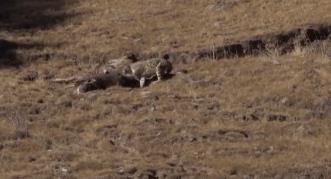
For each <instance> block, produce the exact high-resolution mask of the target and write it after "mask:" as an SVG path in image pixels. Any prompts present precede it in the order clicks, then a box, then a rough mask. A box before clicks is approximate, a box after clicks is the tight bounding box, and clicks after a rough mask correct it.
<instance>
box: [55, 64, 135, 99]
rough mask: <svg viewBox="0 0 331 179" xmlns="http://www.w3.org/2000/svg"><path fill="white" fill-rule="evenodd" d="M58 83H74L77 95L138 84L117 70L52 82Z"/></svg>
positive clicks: (58, 79)
mask: <svg viewBox="0 0 331 179" xmlns="http://www.w3.org/2000/svg"><path fill="white" fill-rule="evenodd" d="M52 82H57V83H74V84H75V85H74V86H77V90H76V92H77V94H81V93H86V92H88V91H92V90H98V89H106V88H108V87H110V86H116V85H118V86H123V87H135V86H137V82H136V81H135V79H131V78H130V77H127V76H123V75H122V74H121V73H120V72H118V71H117V70H111V71H107V73H99V74H94V75H87V76H77V77H70V78H62V79H61V78H57V79H54V80H52Z"/></svg>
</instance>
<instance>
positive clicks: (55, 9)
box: [0, 0, 75, 68]
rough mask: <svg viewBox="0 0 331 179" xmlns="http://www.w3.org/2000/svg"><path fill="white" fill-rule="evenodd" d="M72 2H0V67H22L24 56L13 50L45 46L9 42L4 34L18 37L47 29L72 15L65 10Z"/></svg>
mask: <svg viewBox="0 0 331 179" xmlns="http://www.w3.org/2000/svg"><path fill="white" fill-rule="evenodd" d="M73 3H74V0H47V1H45V0H29V1H21V0H10V1H0V68H3V67H12V66H14V67H17V66H20V65H22V64H23V62H24V60H22V59H24V58H25V55H24V56H21V57H18V54H17V50H27V49H33V48H34V47H39V48H40V47H41V48H42V47H44V46H45V44H40V43H36V42H28V43H25V42H24V43H22V42H17V41H16V42H15V41H14V40H10V41H9V40H8V37H6V36H7V34H10V35H14V36H19V35H18V34H21V32H27V31H37V30H42V29H50V28H52V27H54V26H55V25H58V24H61V23H63V22H65V20H67V19H69V18H72V17H74V16H75V13H74V12H72V13H71V12H70V11H68V10H67V9H66V8H67V7H68V6H70V5H72V4H73ZM2 32H5V33H4V35H3V34H1V33H2ZM12 33H14V34H12ZM14 39H16V38H14ZM26 56H28V55H26Z"/></svg>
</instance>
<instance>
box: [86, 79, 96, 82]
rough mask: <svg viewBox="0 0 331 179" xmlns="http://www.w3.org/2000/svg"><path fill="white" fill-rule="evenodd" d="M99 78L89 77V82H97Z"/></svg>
mask: <svg viewBox="0 0 331 179" xmlns="http://www.w3.org/2000/svg"><path fill="white" fill-rule="evenodd" d="M96 81H97V80H96V79H95V78H92V79H89V80H88V81H87V82H88V83H94V82H96Z"/></svg>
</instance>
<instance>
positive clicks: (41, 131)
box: [0, 56, 331, 178]
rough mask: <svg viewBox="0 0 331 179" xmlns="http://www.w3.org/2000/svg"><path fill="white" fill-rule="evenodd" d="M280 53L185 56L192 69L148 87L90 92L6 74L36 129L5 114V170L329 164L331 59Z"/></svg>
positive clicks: (161, 171)
mask: <svg viewBox="0 0 331 179" xmlns="http://www.w3.org/2000/svg"><path fill="white" fill-rule="evenodd" d="M279 63H280V64H276V63H273V62H272V61H271V60H270V59H266V58H265V57H261V58H259V59H253V58H246V59H242V60H236V61H232V60H226V61H222V62H219V61H214V62H199V63H194V64H187V65H177V66H176V70H180V69H187V70H188V73H187V74H178V75H176V76H175V77H174V78H172V79H170V80H168V81H165V82H163V83H159V84H155V85H151V86H149V87H146V88H144V89H134V90H129V89H125V88H120V87H114V88H110V89H107V90H104V91H102V90H101V91H94V92H91V93H87V94H85V95H82V96H75V95H72V94H71V92H70V91H67V90H65V89H63V86H62V85H52V84H49V83H48V82H46V81H43V80H37V81H36V82H33V83H30V82H22V81H21V80H19V79H12V82H9V78H11V77H10V76H7V77H4V78H3V81H5V84H6V87H5V88H3V92H4V93H3V94H5V95H1V101H2V104H1V109H2V111H3V112H7V114H10V113H9V112H10V111H15V108H16V109H17V108H18V109H20V111H21V118H23V119H25V120H26V121H27V124H28V128H29V133H30V135H31V136H30V137H28V138H26V139H20V140H17V139H15V138H13V137H14V136H15V135H14V134H15V126H14V125H13V124H12V123H11V122H10V121H9V120H7V119H6V118H5V114H2V117H1V118H2V119H1V125H0V126H1V130H0V131H1V132H0V138H1V156H0V157H1V162H0V165H1V166H0V168H1V172H0V173H1V175H0V176H1V178H8V177H14V176H20V177H27V178H35V177H39V178H47V177H50V178H53V177H55V176H60V177H65V176H66V177H69V178H75V177H77V178H80V177H85V178H86V177H96V176H100V177H101V176H103V177H106V178H107V177H110V178H112V177H113V178H114V177H115V178H118V177H120V176H148V175H154V174H153V172H152V174H148V173H150V172H151V171H155V172H156V174H155V175H158V176H162V175H165V176H167V177H170V176H172V175H175V176H183V177H185V176H186V177H189V176H195V177H202V178H206V177H207V178H214V177H216V176H230V175H234V176H236V177H239V178H242V177H244V176H258V177H275V176H284V177H285V176H286V177H289V178H291V176H295V177H298V176H303V175H304V174H305V173H307V172H309V173H311V172H315V173H317V174H316V176H318V175H320V174H327V172H328V171H329V169H328V168H327V166H328V165H329V164H330V159H331V158H330V157H331V156H330V153H329V151H330V146H331V144H330V142H329V141H330V130H329V128H330V122H329V120H328V119H329V118H330V113H329V109H330V93H329V89H330V85H331V81H330V73H329V72H330V70H331V69H329V67H330V65H329V63H330V62H329V61H327V60H325V59H323V58H320V57H318V56H305V57H298V56H288V57H284V58H282V59H281V60H279ZM38 88H39V89H38ZM71 90H72V89H71ZM9 116H11V115H9Z"/></svg>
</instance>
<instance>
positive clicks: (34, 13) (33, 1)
mask: <svg viewBox="0 0 331 179" xmlns="http://www.w3.org/2000/svg"><path fill="white" fill-rule="evenodd" d="M73 2H74V1H73V0H67V1H66V0H47V1H45V0H29V1H20V0H10V1H0V31H1V30H27V29H38V28H39V29H45V28H51V27H52V26H54V25H56V24H58V23H61V22H64V21H65V20H66V19H67V18H70V17H73V16H75V15H74V13H70V12H67V11H66V9H65V7H67V6H69V5H71V4H72V3H73Z"/></svg>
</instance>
